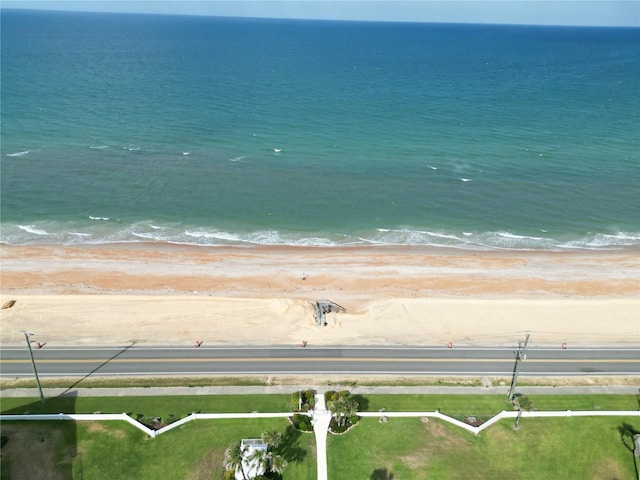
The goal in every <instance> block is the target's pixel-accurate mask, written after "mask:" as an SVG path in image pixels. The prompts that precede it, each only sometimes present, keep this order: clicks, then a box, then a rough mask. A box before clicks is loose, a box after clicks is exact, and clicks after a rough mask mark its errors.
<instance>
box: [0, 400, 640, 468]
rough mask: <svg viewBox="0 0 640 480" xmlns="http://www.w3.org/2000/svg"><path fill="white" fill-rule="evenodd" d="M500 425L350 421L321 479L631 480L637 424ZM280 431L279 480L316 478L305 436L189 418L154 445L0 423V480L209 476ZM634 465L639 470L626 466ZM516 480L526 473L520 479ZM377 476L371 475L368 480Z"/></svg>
mask: <svg viewBox="0 0 640 480" xmlns="http://www.w3.org/2000/svg"><path fill="white" fill-rule="evenodd" d="M356 397H357V398H356V399H357V400H358V402H359V403H360V407H361V410H365V411H378V410H379V409H380V408H385V409H386V410H387V411H393V410H395V411H433V410H436V409H439V410H440V411H441V412H442V413H445V414H447V415H451V416H454V417H456V418H461V417H462V418H463V417H465V416H467V415H474V416H476V417H478V418H479V419H487V418H489V417H492V416H493V415H495V414H496V413H498V412H499V411H501V410H512V406H511V404H510V403H509V402H508V401H507V399H506V398H505V397H504V396H501V395H367V396H364V397H358V396H356ZM529 398H530V400H531V401H532V404H533V407H535V408H536V409H538V410H592V409H596V410H597V409H600V410H609V409H610V410H637V409H638V397H637V396H635V395H556V396H550V395H544V396H543V395H539V396H530V397H529ZM289 408H290V395H286V394H285V395H219V396H218V395H216V396H191V397H189V396H176V397H65V398H50V399H47V401H46V403H45V404H44V405H41V404H40V402H39V400H38V399H33V398H31V399H20V398H17V399H13V398H3V399H2V412H3V413H26V412H27V411H28V412H30V413H58V412H64V413H93V412H96V411H100V412H102V413H121V412H127V413H130V414H131V415H132V416H133V417H134V418H136V417H137V416H139V415H140V416H144V417H161V418H163V419H166V418H169V417H170V416H173V417H174V418H178V417H184V416H186V415H188V414H189V413H192V412H251V411H259V412H282V411H287V410H289ZM512 425H513V422H512V421H509V420H503V421H502V422H499V423H498V424H496V425H493V426H491V427H490V428H489V429H487V430H485V431H483V432H482V434H481V435H479V436H478V437H474V436H473V435H472V434H470V433H468V432H466V431H463V430H461V429H459V428H456V427H454V426H452V425H449V424H446V423H443V422H440V421H438V420H435V419H431V420H429V421H428V422H426V423H425V422H423V421H421V420H420V419H418V418H415V419H400V418H391V419H389V422H388V423H385V424H380V423H379V422H378V421H377V419H375V418H369V419H362V420H361V421H360V423H359V424H358V425H357V426H356V427H355V428H353V429H352V430H350V431H349V432H347V433H346V434H345V435H342V436H333V435H329V438H328V442H327V447H328V457H329V478H330V479H331V480H342V479H344V480H351V479H365V480H368V479H372V478H373V479H377V478H387V477H384V476H383V474H384V473H391V474H393V476H394V477H393V478H396V479H401V478H402V479H405V480H413V479H415V480H419V479H423V478H424V479H426V478H429V479H437V478H440V479H457V478H460V479H462V478H464V479H467V478H474V479H479V480H482V479H502V478H504V479H512V478H527V479H545V480H546V479H549V478H554V479H555V478H557V479H560V478H580V479H596V478H616V479H626V478H628V479H630V480H631V479H634V478H637V474H636V473H635V469H634V463H633V456H632V454H631V452H630V451H629V450H628V449H627V448H626V447H625V445H624V443H623V441H622V436H621V430H624V429H625V428H626V430H625V431H626V432H640V419H638V418H623V417H611V418H597V417H592V418H558V419H551V418H545V419H522V420H521V422H520V429H519V430H517V431H515V430H513V428H512ZM273 429H275V430H278V431H280V432H282V433H283V434H284V437H285V442H284V445H283V451H282V454H283V455H284V456H285V458H286V459H287V460H288V461H289V466H288V468H287V470H286V471H285V474H284V476H283V478H284V479H285V480H312V479H315V476H316V453H315V452H316V448H315V438H314V436H313V434H303V433H300V432H296V431H294V430H292V429H291V428H290V427H289V423H288V421H287V420H285V419H252V420H198V421H195V422H190V423H188V424H186V425H183V426H181V427H178V428H176V429H174V430H172V431H171V432H168V433H167V434H164V435H160V436H159V437H157V438H155V439H148V438H147V437H146V436H145V435H144V434H143V433H142V432H140V431H139V430H137V429H135V428H134V427H132V426H130V425H128V424H126V423H124V422H77V423H76V422H70V421H56V422H3V424H2V436H3V445H2V465H1V468H0V471H1V476H2V480H5V479H13V480H22V479H25V480H26V479H34V478H38V479H39V480H40V479H41V480H49V479H51V480H57V479H65V480H66V479H70V478H85V479H86V478H90V479H114V478H135V479H141V480H144V479H147V478H148V479H157V478H163V479H190V480H197V479H205V478H206V479H212V478H213V479H217V478H220V475H221V473H222V459H223V455H224V450H225V449H226V448H227V447H228V446H229V445H230V444H231V443H233V442H235V441H238V440H240V439H241V438H248V437H259V436H260V434H261V433H262V432H263V431H266V430H273ZM638 464H639V466H640V461H639V462H638ZM523 472H526V473H523ZM372 475H378V476H372Z"/></svg>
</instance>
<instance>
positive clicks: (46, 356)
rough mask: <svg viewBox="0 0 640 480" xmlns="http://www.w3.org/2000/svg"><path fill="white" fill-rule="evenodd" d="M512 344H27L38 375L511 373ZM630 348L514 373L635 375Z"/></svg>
mask: <svg viewBox="0 0 640 480" xmlns="http://www.w3.org/2000/svg"><path fill="white" fill-rule="evenodd" d="M515 352H516V348H507V347H473V348H464V347H455V348H450V349H449V348H442V347H388V348H385V347H307V348H302V347H287V346H282V347H206V346H202V347H200V348H195V347H190V348H187V347H169V346H167V347H138V346H135V345H133V346H129V347H110V348H99V347H96V348H86V347H84V348H80V347H64V348H63V347H53V346H45V347H44V348H42V349H34V351H33V353H34V358H35V362H36V366H37V369H38V374H39V375H40V376H43V377H54V376H81V377H84V376H87V375H92V376H117V375H120V376H143V375H146V376H160V375H192V376H193V375H239V374H256V375H267V374H270V375H277V374H280V375H282V374H391V375H451V376H463V375H477V376H482V375H494V376H495V375H511V374H512V373H513V370H514V366H515V357H516V353H515ZM638 373H640V350H639V349H637V348H571V349H566V350H563V349H560V348H553V349H551V348H531V347H530V348H529V349H528V351H527V358H526V360H525V361H524V362H522V364H521V368H520V375H535V376H547V375H637V374H638ZM31 375H33V371H32V367H31V360H30V358H29V353H28V350H27V348H26V346H25V347H5V348H2V350H1V352H0V376H2V377H4V378H9V377H14V378H15V377H28V376H31Z"/></svg>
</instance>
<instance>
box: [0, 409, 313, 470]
mask: <svg viewBox="0 0 640 480" xmlns="http://www.w3.org/2000/svg"><path fill="white" fill-rule="evenodd" d="M266 430H278V431H280V432H282V433H283V435H284V442H283V445H282V447H281V452H282V454H283V456H284V457H285V458H286V459H287V460H288V462H289V466H288V467H287V469H286V471H285V473H284V475H283V479H284V480H287V479H289V480H296V479H313V478H314V477H315V472H316V456H315V437H314V435H313V434H302V433H300V432H297V431H295V430H293V429H292V428H291V427H290V426H289V423H288V421H287V420H286V419H253V420H251V421H246V420H244V421H243V420H201V421H197V422H190V423H188V424H186V425H183V426H182V427H178V428H177V429H175V430H173V431H171V433H169V434H166V435H161V436H159V437H156V438H155V439H149V438H147V437H146V436H145V435H144V434H143V433H142V432H140V431H139V430H137V429H135V428H133V427H132V426H130V425H128V424H126V423H123V422H68V421H65V422H39V423H27V422H6V423H4V424H3V425H2V435H4V436H6V437H8V441H7V442H6V445H5V446H4V447H3V449H2V468H1V470H2V479H3V480H4V479H5V478H6V479H12V480H22V479H24V480H27V479H34V478H37V479H39V480H48V479H51V480H54V479H56V480H57V479H61V480H66V479H70V478H85V479H87V478H90V479H92V480H94V479H95V480H101V479H105V480H113V479H115V478H132V479H133V478H135V479H137V480H145V479H149V480H152V479H153V480H155V479H158V478H162V479H170V480H171V479H176V480H178V479H180V480H183V479H191V480H199V479H219V478H221V476H222V472H223V468H222V461H223V458H224V451H225V449H226V448H227V447H228V446H229V445H230V444H231V443H233V442H235V441H238V440H240V439H242V438H256V437H259V436H260V434H261V433H262V432H264V431H266Z"/></svg>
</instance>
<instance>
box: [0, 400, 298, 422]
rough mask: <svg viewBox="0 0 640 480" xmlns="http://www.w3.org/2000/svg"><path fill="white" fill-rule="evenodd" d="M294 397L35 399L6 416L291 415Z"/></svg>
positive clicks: (12, 406)
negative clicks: (64, 414)
mask: <svg viewBox="0 0 640 480" xmlns="http://www.w3.org/2000/svg"><path fill="white" fill-rule="evenodd" d="M290 398H291V397H290V395H196V396H175V397H164V396H158V397H54V398H47V399H46V402H45V403H44V404H41V403H40V402H39V401H38V400H37V399H33V398H3V399H2V413H17V414H20V413H26V412H29V413H94V412H97V411H100V412H102V413H129V414H131V416H132V417H134V418H135V416H136V415H137V414H141V415H143V416H151V417H162V418H167V417H168V416H169V415H174V416H177V417H179V418H182V417H186V416H187V415H189V414H190V413H193V412H202V413H229V412H231V413H234V412H240V413H242V412H253V411H256V412H288V411H289V410H290V408H291V401H290Z"/></svg>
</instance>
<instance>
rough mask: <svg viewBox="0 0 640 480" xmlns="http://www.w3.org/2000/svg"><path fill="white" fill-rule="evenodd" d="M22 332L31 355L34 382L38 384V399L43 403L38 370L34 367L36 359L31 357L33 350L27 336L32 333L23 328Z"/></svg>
mask: <svg viewBox="0 0 640 480" xmlns="http://www.w3.org/2000/svg"><path fill="white" fill-rule="evenodd" d="M22 333H24V339H25V340H26V341H27V348H29V356H30V357H31V365H32V366H33V374H34V375H35V376H36V384H37V385H38V392H39V393H40V401H41V402H42V403H44V395H43V394H42V386H41V385H40V379H39V378H38V370H37V369H36V361H35V360H34V359H33V350H31V340H29V337H30V336H31V335H33V333H29V332H27V331H25V330H22Z"/></svg>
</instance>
